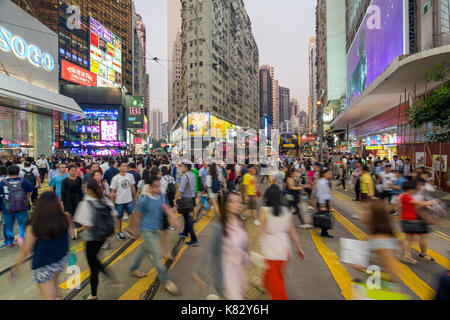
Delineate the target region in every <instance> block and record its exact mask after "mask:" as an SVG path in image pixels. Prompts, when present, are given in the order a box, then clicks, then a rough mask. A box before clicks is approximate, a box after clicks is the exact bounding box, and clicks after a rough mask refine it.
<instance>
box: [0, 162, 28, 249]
mask: <svg viewBox="0 0 450 320" xmlns="http://www.w3.org/2000/svg"><path fill="white" fill-rule="evenodd" d="M7 172H8V178H7V179H4V180H2V181H1V182H0V196H1V197H2V200H3V201H2V211H3V219H4V222H3V223H4V228H5V229H4V234H5V242H4V244H3V246H2V247H12V246H13V245H14V220H15V219H17V222H18V223H19V239H18V242H19V245H20V246H22V244H23V241H24V238H25V227H26V223H27V218H28V210H29V203H30V201H31V194H32V192H33V185H32V184H31V182H30V181H28V180H27V179H25V178H20V177H19V174H20V168H19V167H18V166H10V167H8V169H7ZM21 181H22V190H23V191H24V193H25V195H26V196H25V198H24V199H23V202H24V205H23V207H24V208H26V209H24V210H22V211H20V212H8V210H7V209H8V208H7V203H8V199H9V196H10V191H11V190H10V189H11V187H14V186H16V185H17V184H18V183H20V182H21ZM15 205H17V203H16V204H15Z"/></svg>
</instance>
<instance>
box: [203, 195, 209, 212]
mask: <svg viewBox="0 0 450 320" xmlns="http://www.w3.org/2000/svg"><path fill="white" fill-rule="evenodd" d="M201 200H202V203H203V206H204V207H205V210H209V202H208V197H207V196H201Z"/></svg>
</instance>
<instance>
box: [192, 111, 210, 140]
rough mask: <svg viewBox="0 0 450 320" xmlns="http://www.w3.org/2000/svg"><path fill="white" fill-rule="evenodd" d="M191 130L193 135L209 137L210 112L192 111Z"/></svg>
mask: <svg viewBox="0 0 450 320" xmlns="http://www.w3.org/2000/svg"><path fill="white" fill-rule="evenodd" d="M189 132H190V135H191V137H195V138H200V137H209V113H190V114H189Z"/></svg>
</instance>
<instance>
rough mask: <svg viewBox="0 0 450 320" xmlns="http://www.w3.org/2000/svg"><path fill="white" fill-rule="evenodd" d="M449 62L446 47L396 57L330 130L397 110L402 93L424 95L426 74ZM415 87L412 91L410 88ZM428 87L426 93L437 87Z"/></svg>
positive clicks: (449, 57)
mask: <svg viewBox="0 0 450 320" xmlns="http://www.w3.org/2000/svg"><path fill="white" fill-rule="evenodd" d="M449 60H450V45H448V46H442V47H438V48H434V49H430V50H426V51H422V52H419V53H416V54H411V55H407V56H399V57H397V58H396V59H395V60H394V61H393V62H392V63H391V64H390V65H389V67H387V68H386V69H385V70H384V71H383V73H381V74H380V75H379V76H378V77H377V78H376V79H375V80H374V81H373V82H372V83H371V84H370V85H369V86H368V87H367V88H366V89H365V90H364V91H363V93H362V94H361V95H360V96H358V97H357V98H356V99H355V100H354V101H353V102H352V103H351V104H350V105H349V106H348V107H347V108H346V109H345V110H344V111H343V112H342V113H341V114H340V115H339V116H338V117H337V118H336V119H334V120H333V122H332V123H331V124H330V126H331V127H333V129H345V128H346V127H347V125H349V126H350V129H351V128H353V127H355V126H357V125H359V124H361V123H363V122H364V121H367V120H369V119H371V118H373V117H375V116H377V115H379V114H382V113H383V112H386V111H388V110H390V109H391V108H393V107H395V106H398V105H399V103H400V97H402V102H404V101H405V89H406V93H407V94H408V93H409V92H414V89H415V90H416V95H417V96H421V95H423V94H424V93H425V82H426V74H427V71H428V70H430V69H432V68H433V67H434V66H435V65H436V64H442V63H444V62H447V63H448V61H449ZM414 85H415V88H414ZM437 85H438V84H437V83H429V84H428V89H430V88H433V87H435V86H437Z"/></svg>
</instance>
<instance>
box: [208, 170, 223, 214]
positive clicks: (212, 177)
mask: <svg viewBox="0 0 450 320" xmlns="http://www.w3.org/2000/svg"><path fill="white" fill-rule="evenodd" d="M222 178H223V177H222V175H220V174H219V173H218V172H217V166H216V164H215V163H212V164H210V165H209V172H208V175H207V176H206V188H207V190H208V198H209V201H210V207H214V210H215V211H216V213H217V215H218V216H219V217H220V208H219V195H220V193H221V191H222V184H223V181H222V180H221V179H222Z"/></svg>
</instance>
